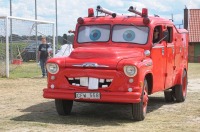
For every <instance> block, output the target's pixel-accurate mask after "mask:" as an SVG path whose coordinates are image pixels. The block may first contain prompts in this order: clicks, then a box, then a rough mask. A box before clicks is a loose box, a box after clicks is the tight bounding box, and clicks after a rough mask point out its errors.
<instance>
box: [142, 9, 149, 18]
mask: <svg viewBox="0 0 200 132" xmlns="http://www.w3.org/2000/svg"><path fill="white" fill-rule="evenodd" d="M142 17H148V9H147V8H142Z"/></svg>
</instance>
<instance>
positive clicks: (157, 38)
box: [153, 26, 162, 43]
mask: <svg viewBox="0 0 200 132" xmlns="http://www.w3.org/2000/svg"><path fill="white" fill-rule="evenodd" d="M161 31H162V28H161V26H156V27H155V28H154V30H153V43H158V42H159V41H160V39H161Z"/></svg>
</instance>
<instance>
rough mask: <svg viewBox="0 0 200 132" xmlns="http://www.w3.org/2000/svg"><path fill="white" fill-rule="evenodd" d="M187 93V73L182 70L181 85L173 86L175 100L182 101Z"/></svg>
mask: <svg viewBox="0 0 200 132" xmlns="http://www.w3.org/2000/svg"><path fill="white" fill-rule="evenodd" d="M186 95H187V73H186V71H185V70H184V71H183V75H182V83H181V85H176V86H175V98H176V101H177V102H184V101H185V98H186Z"/></svg>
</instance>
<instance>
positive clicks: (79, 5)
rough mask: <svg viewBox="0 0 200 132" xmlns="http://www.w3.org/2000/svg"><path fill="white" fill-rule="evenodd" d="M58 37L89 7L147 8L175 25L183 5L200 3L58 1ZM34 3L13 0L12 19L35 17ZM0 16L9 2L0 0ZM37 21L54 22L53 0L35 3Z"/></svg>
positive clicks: (120, 10)
mask: <svg viewBox="0 0 200 132" xmlns="http://www.w3.org/2000/svg"><path fill="white" fill-rule="evenodd" d="M57 3H58V32H59V35H62V34H63V33H67V31H68V30H69V29H75V25H76V23H77V18H78V17H85V16H87V11H88V8H90V7H92V8H94V10H96V6H97V5H101V6H102V7H105V8H107V9H109V10H113V11H115V12H118V13H123V14H127V13H129V12H128V11H127V10H128V8H129V7H130V6H134V7H137V9H138V10H141V9H142V8H148V9H149V14H151V15H154V14H157V15H159V16H163V17H165V18H168V19H170V18H171V14H174V20H175V22H178V23H180V22H181V21H182V19H183V9H184V8H185V5H187V7H188V8H189V9H191V8H200V0H176V1H175V0H165V1H161V0H153V1H150V0H57ZM34 4H35V0H27V1H25V0H13V16H17V17H27V18H32V19H34V18H35V5H34ZM0 5H1V8H0V14H1V15H2V14H4V15H5V14H7V15H8V14H9V1H5V0H0ZM37 9H38V10H37V14H38V19H41V20H46V21H54V22H55V0H37Z"/></svg>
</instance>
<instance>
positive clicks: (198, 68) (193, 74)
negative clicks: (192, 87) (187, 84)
mask: <svg viewBox="0 0 200 132" xmlns="http://www.w3.org/2000/svg"><path fill="white" fill-rule="evenodd" d="M199 73H200V63H189V65H188V77H189V79H194V78H200V74H199Z"/></svg>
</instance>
